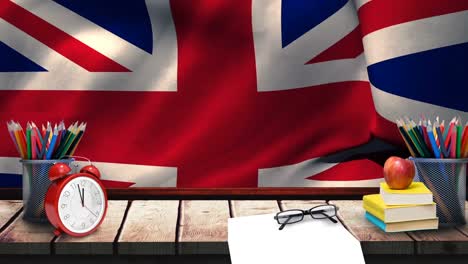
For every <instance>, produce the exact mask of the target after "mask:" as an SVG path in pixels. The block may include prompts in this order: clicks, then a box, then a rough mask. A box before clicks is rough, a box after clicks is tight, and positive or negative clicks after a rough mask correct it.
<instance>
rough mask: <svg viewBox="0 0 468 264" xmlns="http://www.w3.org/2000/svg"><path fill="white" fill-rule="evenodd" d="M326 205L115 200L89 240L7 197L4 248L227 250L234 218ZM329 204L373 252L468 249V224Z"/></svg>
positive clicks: (0, 245) (25, 251)
mask: <svg viewBox="0 0 468 264" xmlns="http://www.w3.org/2000/svg"><path fill="white" fill-rule="evenodd" d="M320 203H325V201H323V200H300V201H293V200H281V201H277V200H196V201H192V200H183V201H178V200H147V201H131V202H130V201H126V200H124V201H109V209H108V215H107V217H106V219H105V221H104V222H103V224H102V225H101V227H100V228H99V230H98V231H97V232H95V233H93V234H91V235H89V236H87V237H84V238H72V237H69V236H66V235H62V236H59V237H56V236H54V234H53V233H52V227H51V226H50V225H49V224H34V223H29V222H26V221H24V220H23V219H22V213H21V210H22V204H21V202H19V201H0V254H7V255H12V254H13V255H38V254H45V255H61V254H67V255H70V254H73V255H185V254H189V255H193V254H195V255H205V254H206V255H217V254H218V255H227V254H229V251H228V246H227V219H228V218H229V217H240V216H248V215H256V214H267V213H276V212H278V211H279V210H286V209H292V208H302V209H308V208H310V207H312V206H314V205H317V204H320ZM329 203H332V204H336V205H338V206H339V208H340V209H339V211H338V218H339V220H340V221H341V222H342V223H343V225H344V226H345V227H346V228H347V229H348V230H349V231H350V232H351V234H353V235H354V236H355V237H356V238H357V239H358V240H359V241H361V245H362V248H363V251H364V254H366V255H368V254H385V255H425V254H440V255H444V254H454V255H458V254H465V255H468V227H467V226H463V227H457V228H448V229H440V230H437V231H419V232H408V233H384V232H382V231H381V230H380V229H378V228H377V227H375V226H373V225H372V224H370V223H369V222H367V220H365V218H364V209H362V201H358V200H356V201H343V200H333V201H329ZM466 207H467V209H468V204H467V205H466ZM467 215H468V212H467ZM467 220H468V219H467Z"/></svg>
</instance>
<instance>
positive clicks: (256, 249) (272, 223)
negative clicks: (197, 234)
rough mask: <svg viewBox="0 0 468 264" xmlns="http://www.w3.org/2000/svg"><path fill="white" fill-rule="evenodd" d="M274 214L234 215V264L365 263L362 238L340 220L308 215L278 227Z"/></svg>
mask: <svg viewBox="0 0 468 264" xmlns="http://www.w3.org/2000/svg"><path fill="white" fill-rule="evenodd" d="M273 217H274V214H268V215H255V216H247V217H238V218H230V219H229V220H228V244H229V253H230V255H231V263H232V264H249V263H255V264H258V263H268V264H275V263H278V264H285V263H297V264H299V263H347V264H358V263H359V264H364V263H365V262H364V256H363V253H362V249H361V244H360V243H359V241H358V240H357V239H356V238H355V237H354V236H353V235H351V234H350V233H349V232H348V231H347V230H346V229H345V228H344V227H343V225H341V223H340V222H338V223H337V224H334V223H332V222H331V221H330V220H328V219H320V220H317V219H312V218H311V217H310V216H307V215H306V216H305V217H304V220H302V222H299V223H295V224H290V225H287V226H286V227H285V228H284V229H283V230H278V228H279V225H278V223H277V222H276V220H274V219H273Z"/></svg>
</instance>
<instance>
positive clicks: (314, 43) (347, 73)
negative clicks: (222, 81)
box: [252, 0, 368, 92]
mask: <svg viewBox="0 0 468 264" xmlns="http://www.w3.org/2000/svg"><path fill="white" fill-rule="evenodd" d="M252 9H253V10H252V15H253V18H252V25H253V33H254V45H255V63H256V65H257V90H258V91H260V92H262V91H278V90H287V89H296V88H302V87H308V86H313V85H321V84H327V83H336V82H343V81H367V80H368V76H367V71H366V69H365V59H364V56H363V55H362V54H361V55H360V56H358V57H356V58H354V59H340V60H332V61H325V62H320V63H313V64H306V63H307V62H308V61H309V60H311V59H312V58H314V57H315V56H317V55H318V54H320V53H322V52H323V51H325V50H327V49H328V48H330V46H332V45H334V44H335V43H337V42H338V41H339V40H341V39H342V38H344V37H345V36H346V35H347V34H349V33H350V32H352V31H353V30H354V29H355V28H356V26H358V24H359V21H358V18H357V15H356V10H355V8H354V5H353V3H352V2H350V1H348V3H346V4H345V5H344V6H343V7H342V8H341V9H340V10H338V11H337V12H336V13H334V14H333V15H331V16H330V17H329V18H327V19H326V20H325V21H323V22H322V23H320V24H319V25H317V26H316V27H314V28H313V29H311V30H309V31H308V32H307V33H305V34H304V35H302V36H301V37H300V38H298V39H296V40H294V41H293V42H292V43H290V44H289V45H288V46H286V47H285V48H282V46H281V43H282V41H281V38H282V37H281V0H274V1H270V0H268V1H254V2H253V6H252ZM305 54H306V56H305Z"/></svg>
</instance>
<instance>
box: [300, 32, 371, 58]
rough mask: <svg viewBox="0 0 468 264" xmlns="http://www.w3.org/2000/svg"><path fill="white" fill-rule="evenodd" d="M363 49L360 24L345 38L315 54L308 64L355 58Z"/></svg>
mask: <svg viewBox="0 0 468 264" xmlns="http://www.w3.org/2000/svg"><path fill="white" fill-rule="evenodd" d="M363 51H364V47H363V46H362V41H361V32H360V31H359V26H357V27H356V28H355V29H353V31H351V32H350V33H349V34H348V35H346V36H345V37H344V38H343V39H341V40H340V41H338V42H337V43H335V44H333V45H332V46H331V47H329V48H328V49H326V50H324V51H323V52H322V53H320V54H319V55H317V56H315V57H314V58H313V59H311V60H310V61H309V62H307V63H306V64H312V63H317V62H324V61H331V60H340V59H353V58H356V57H357V56H359V54H361V53H362V52H363Z"/></svg>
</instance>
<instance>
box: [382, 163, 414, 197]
mask: <svg viewBox="0 0 468 264" xmlns="http://www.w3.org/2000/svg"><path fill="white" fill-rule="evenodd" d="M414 174H415V171H414V165H413V162H412V161H411V160H407V159H402V158H399V157H390V158H388V159H387V161H385V164H384V177H385V181H386V182H387V184H388V187H390V188H391V189H396V190H402V189H406V188H408V186H410V184H411V182H413V178H414Z"/></svg>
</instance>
